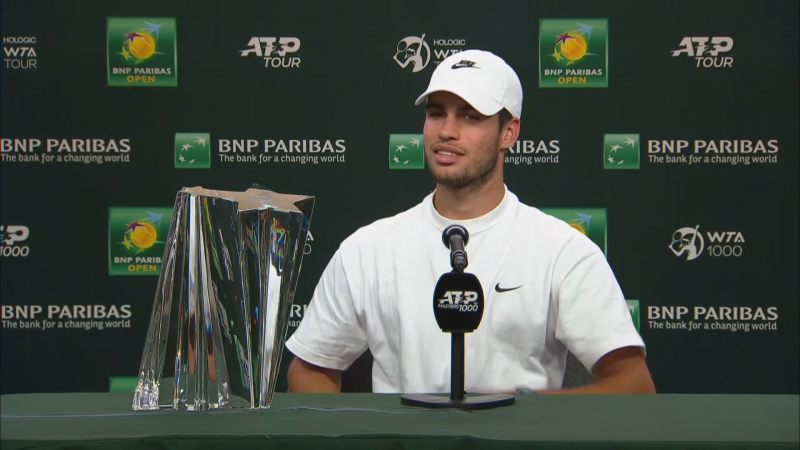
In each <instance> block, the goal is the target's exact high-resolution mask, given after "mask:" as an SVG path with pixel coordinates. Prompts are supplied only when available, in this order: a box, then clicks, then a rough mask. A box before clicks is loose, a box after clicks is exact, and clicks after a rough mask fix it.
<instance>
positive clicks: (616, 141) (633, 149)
mask: <svg viewBox="0 0 800 450" xmlns="http://www.w3.org/2000/svg"><path fill="white" fill-rule="evenodd" d="M603 168H604V169H638V168H639V135H638V134H606V135H605V137H604V138H603Z"/></svg>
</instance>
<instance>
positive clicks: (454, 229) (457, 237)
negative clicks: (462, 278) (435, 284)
mask: <svg viewBox="0 0 800 450" xmlns="http://www.w3.org/2000/svg"><path fill="white" fill-rule="evenodd" d="M442 243H444V246H445V247H447V248H449V249H450V267H452V268H453V270H455V271H456V272H463V271H464V269H466V268H467V251H466V250H464V247H465V246H466V245H467V244H468V243H469V232H467V229H466V228H464V227H462V226H461V225H450V226H449V227H447V228H445V229H444V231H443V232H442Z"/></svg>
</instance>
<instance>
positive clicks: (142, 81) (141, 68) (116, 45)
mask: <svg viewBox="0 0 800 450" xmlns="http://www.w3.org/2000/svg"><path fill="white" fill-rule="evenodd" d="M106 33H107V35H106V45H107V52H108V55H107V58H108V85H109V86H140V87H160V86H177V85H178V47H177V39H176V26H175V18H171V17H109V18H108V23H107V32H106Z"/></svg>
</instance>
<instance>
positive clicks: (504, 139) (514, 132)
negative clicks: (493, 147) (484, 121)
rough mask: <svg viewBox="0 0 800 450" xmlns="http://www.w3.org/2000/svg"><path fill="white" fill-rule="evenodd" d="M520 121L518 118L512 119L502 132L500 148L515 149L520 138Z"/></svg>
mask: <svg viewBox="0 0 800 450" xmlns="http://www.w3.org/2000/svg"><path fill="white" fill-rule="evenodd" d="M519 129H520V121H519V118H517V117H512V118H511V120H509V121H508V123H507V124H505V125H503V128H502V129H501V130H500V148H510V147H513V146H514V144H515V143H516V142H517V138H519Z"/></svg>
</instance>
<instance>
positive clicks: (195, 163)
mask: <svg viewBox="0 0 800 450" xmlns="http://www.w3.org/2000/svg"><path fill="white" fill-rule="evenodd" d="M210 167H211V135H210V134H208V133H175V168H176V169H208V168H210Z"/></svg>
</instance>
